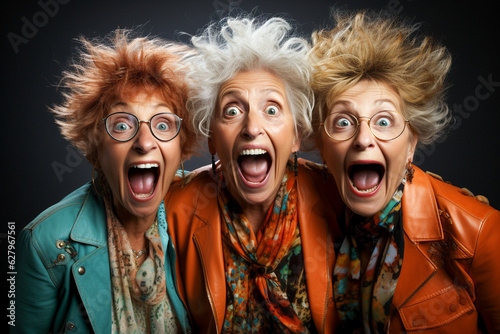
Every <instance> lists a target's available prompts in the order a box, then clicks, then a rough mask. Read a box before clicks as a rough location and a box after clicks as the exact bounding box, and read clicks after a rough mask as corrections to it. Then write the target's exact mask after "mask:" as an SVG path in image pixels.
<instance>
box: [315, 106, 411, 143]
mask: <svg viewBox="0 0 500 334" xmlns="http://www.w3.org/2000/svg"><path fill="white" fill-rule="evenodd" d="M381 112H382V111H381ZM379 113H380V112H378V113H375V114H373V115H372V117H366V116H360V117H356V116H355V115H353V114H352V113H349V112H343V113H342V114H347V115H350V116H352V118H354V119H355V120H356V131H354V133H353V134H352V136H350V137H349V138H346V139H335V138H333V137H332V136H331V135H330V134H329V133H328V131H327V130H326V127H325V122H323V123H320V126H322V127H323V129H324V130H325V133H326V134H327V135H328V137H330V138H331V139H333V140H335V141H346V140H349V139H351V138H353V137H355V136H356V135H357V134H358V133H359V127H360V126H361V121H360V120H362V119H365V120H366V123H367V124H368V128H369V129H370V132H371V134H372V136H373V137H375V138H377V139H378V140H382V141H391V140H394V139H396V138H398V137H399V136H401V135H402V134H403V132H405V129H406V124H407V123H410V121H409V120H407V119H406V118H405V117H404V116H403V114H401V113H399V112H394V113H395V114H399V115H401V117H402V118H403V120H404V126H403V130H401V132H400V133H399V134H398V135H397V136H396V137H394V138H391V139H383V138H380V137H378V136H377V135H376V134H375V133H373V130H372V126H371V125H370V121H371V120H372V118H373V117H375V116H376V115H378V114H379ZM334 114H340V113H338V112H335V113H331V114H330V115H328V116H327V117H326V118H325V121H326V120H327V119H328V117H330V116H332V115H334Z"/></svg>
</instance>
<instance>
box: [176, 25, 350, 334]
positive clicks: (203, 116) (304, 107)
mask: <svg viewBox="0 0 500 334" xmlns="http://www.w3.org/2000/svg"><path fill="white" fill-rule="evenodd" d="M290 32H291V26H290V25H289V24H288V23H287V22H286V21H285V20H283V19H280V18H272V19H269V20H267V21H265V22H259V21H258V20H257V19H248V18H237V19H227V20H224V21H223V22H222V23H221V24H220V25H212V26H210V27H208V28H207V29H206V30H205V31H204V32H203V33H202V34H201V35H199V36H195V37H193V38H192V42H193V44H194V46H195V48H196V51H197V55H196V56H194V57H190V58H189V62H190V64H191V65H192V66H190V73H189V74H190V76H191V77H192V78H193V79H194V81H195V82H198V83H199V85H198V86H197V88H196V91H195V92H194V95H193V96H192V98H191V100H190V104H189V105H190V107H191V109H192V112H193V114H194V115H193V119H194V122H195V124H199V128H198V130H199V133H200V134H201V135H204V136H206V138H208V147H209V150H210V152H211V153H212V155H215V154H217V155H218V157H219V158H220V162H219V163H217V164H216V163H215V161H214V163H213V166H212V169H210V168H208V170H205V171H202V172H199V173H198V174H197V175H196V176H194V177H193V178H192V179H191V180H190V181H189V182H188V183H187V184H179V186H178V188H177V189H175V190H172V191H171V192H169V197H168V198H169V201H168V202H167V215H168V221H169V228H170V229H171V230H170V232H171V235H172V239H173V241H174V244H175V247H176V251H177V255H178V261H177V265H178V270H177V273H178V281H179V285H180V286H181V285H182V286H183V288H184V291H185V293H186V296H185V301H186V305H187V306H188V308H189V311H190V313H191V318H192V321H193V323H194V324H193V326H194V329H195V330H197V331H200V332H207V333H220V332H223V333H250V332H252V333H271V332H273V331H274V332H277V333H306V332H313V333H314V332H318V333H324V332H331V330H332V329H333V328H334V326H335V323H336V320H337V316H336V312H335V310H334V305H333V303H332V302H330V301H331V298H332V297H333V295H332V288H331V273H332V270H333V262H334V254H333V242H332V237H331V235H330V233H329V230H328V222H329V221H332V220H334V219H335V213H334V211H333V208H332V207H331V206H328V205H325V202H324V200H323V199H324V197H327V195H326V194H322V193H321V190H322V188H326V187H325V185H326V183H324V182H323V179H322V174H321V171H320V170H318V171H315V170H314V169H310V168H308V167H306V166H305V163H302V162H300V164H299V163H298V162H297V159H296V155H295V154H296V152H297V150H298V149H299V147H300V142H301V136H306V135H307V134H308V133H309V132H310V130H311V127H310V112H311V102H312V90H311V89H310V86H309V82H310V65H309V64H308V62H307V52H308V51H309V47H308V43H307V42H306V40H304V39H302V38H299V37H293V36H291V35H290ZM294 155H295V157H294ZM214 160H215V159H214ZM172 189H173V188H172ZM323 190H324V189H323ZM325 193H326V190H325ZM332 202H336V203H341V201H340V199H339V198H337V199H336V200H334V199H332ZM331 226H332V227H333V228H335V227H336V226H337V225H336V224H332V225H331ZM338 234H339V233H337V234H336V235H338Z"/></svg>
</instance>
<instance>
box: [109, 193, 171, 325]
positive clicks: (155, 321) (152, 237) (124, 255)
mask: <svg viewBox="0 0 500 334" xmlns="http://www.w3.org/2000/svg"><path fill="white" fill-rule="evenodd" d="M104 202H105V205H106V216H107V223H108V251H109V261H110V270H111V285H112V306H111V308H112V333H178V332H181V326H180V324H179V322H178V320H177V317H176V315H175V311H174V309H173V308H172V306H171V303H170V299H169V298H168V293H167V292H166V285H165V267H164V264H165V256H164V253H163V246H162V242H161V238H160V234H159V231H158V219H159V220H160V221H165V208H164V205H163V202H162V203H161V205H160V207H159V208H158V215H157V218H156V219H155V222H154V224H153V225H151V227H150V228H149V229H148V230H147V231H146V233H145V237H146V238H147V239H148V241H149V242H148V244H149V256H148V258H147V259H146V260H144V262H143V263H142V265H141V266H140V267H138V266H137V264H136V261H135V255H134V253H133V252H132V248H131V246H130V242H129V240H128V237H127V233H126V231H125V229H124V228H123V225H122V224H121V223H120V221H119V220H118V218H117V217H116V215H115V213H114V212H113V209H112V207H111V205H110V203H111V201H110V200H109V199H107V198H106V196H105V197H104Z"/></svg>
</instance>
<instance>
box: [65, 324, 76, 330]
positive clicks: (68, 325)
mask: <svg viewBox="0 0 500 334" xmlns="http://www.w3.org/2000/svg"><path fill="white" fill-rule="evenodd" d="M66 328H67V329H69V330H70V331H71V330H73V329H75V324H74V323H72V322H68V324H67V325H66Z"/></svg>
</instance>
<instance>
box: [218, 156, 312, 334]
mask: <svg viewBox="0 0 500 334" xmlns="http://www.w3.org/2000/svg"><path fill="white" fill-rule="evenodd" d="M229 196H230V194H228V193H227V190H226V188H225V184H224V181H223V180H222V179H221V183H220V186H219V195H218V200H219V208H220V210H221V213H222V217H223V223H222V234H223V238H224V241H225V242H224V258H225V267H226V282H227V286H228V289H227V293H228V295H227V299H226V300H227V302H226V304H227V306H226V314H225V321H224V328H223V332H224V333H249V332H252V333H268V332H269V331H271V330H274V331H276V332H279V333H308V329H307V327H309V326H310V325H311V324H312V317H311V314H310V310H309V301H308V299H307V291H306V288H305V287H306V283H305V270H304V262H303V257H302V247H301V241H300V234H299V228H298V224H297V207H296V205H297V189H296V178H295V177H294V171H293V167H292V165H291V164H289V165H288V166H287V171H286V173H285V176H284V178H283V183H282V185H281V187H280V189H279V191H278V194H277V196H276V198H275V202H274V206H272V207H271V208H270V209H269V212H268V214H267V217H266V219H265V221H264V223H263V224H262V227H261V228H260V229H259V231H258V233H257V235H255V234H254V233H253V231H252V229H251V228H250V224H249V222H248V220H247V219H246V217H245V216H244V215H243V214H242V213H240V212H241V209H239V206H238V205H237V204H236V203H235V202H234V201H231V200H229V201H228V198H229Z"/></svg>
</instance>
